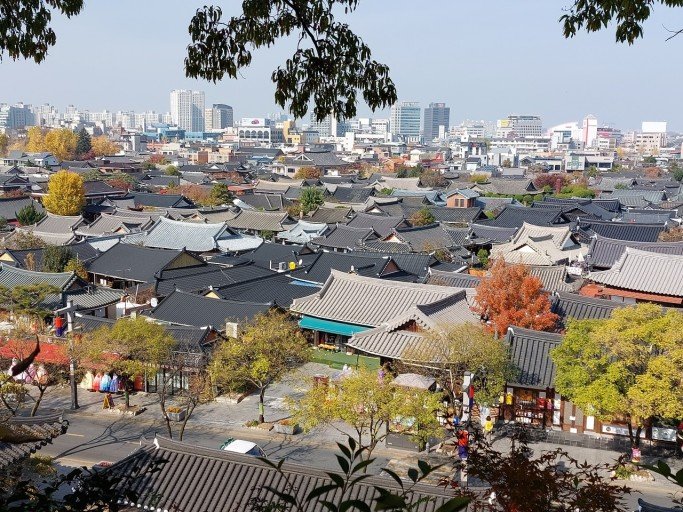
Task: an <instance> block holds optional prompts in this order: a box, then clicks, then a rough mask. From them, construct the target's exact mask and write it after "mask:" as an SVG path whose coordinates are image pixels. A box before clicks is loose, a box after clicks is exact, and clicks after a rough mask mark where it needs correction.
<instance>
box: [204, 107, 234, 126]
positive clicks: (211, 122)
mask: <svg viewBox="0 0 683 512" xmlns="http://www.w3.org/2000/svg"><path fill="white" fill-rule="evenodd" d="M233 123H234V120H233V110H232V107H231V106H230V105H225V104H223V103H214V104H213V106H212V107H211V108H207V109H206V110H205V114H204V129H205V130H206V131H207V132H210V131H212V130H214V131H217V130H225V129H226V128H231V127H232V126H233Z"/></svg>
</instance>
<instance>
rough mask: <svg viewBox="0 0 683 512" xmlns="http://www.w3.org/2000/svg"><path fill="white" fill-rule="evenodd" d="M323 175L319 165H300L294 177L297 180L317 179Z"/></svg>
mask: <svg viewBox="0 0 683 512" xmlns="http://www.w3.org/2000/svg"><path fill="white" fill-rule="evenodd" d="M322 175H323V173H322V171H321V170H320V169H318V168H317V167H300V168H299V169H297V171H296V173H295V174H294V178H295V179H297V180H316V179H318V178H320V177H321V176H322Z"/></svg>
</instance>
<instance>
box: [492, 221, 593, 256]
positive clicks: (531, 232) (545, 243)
mask: <svg viewBox="0 0 683 512" xmlns="http://www.w3.org/2000/svg"><path fill="white" fill-rule="evenodd" d="M571 234H572V233H571V230H570V229H569V226H552V227H551V226H545V227H542V226H534V225H532V224H528V223H526V222H525V223H524V224H523V225H522V227H521V228H520V229H519V231H517V233H516V234H515V236H514V237H513V238H512V240H511V241H510V242H508V243H505V244H500V245H494V246H493V247H492V248H491V257H492V258H503V259H505V261H507V262H508V263H522V264H525V265H555V264H557V263H561V262H569V261H572V260H575V259H577V258H578V257H579V254H581V253H582V252H585V249H583V248H581V246H579V245H578V244H577V243H576V242H574V240H573V239H572V238H571Z"/></svg>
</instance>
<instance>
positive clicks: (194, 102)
mask: <svg viewBox="0 0 683 512" xmlns="http://www.w3.org/2000/svg"><path fill="white" fill-rule="evenodd" d="M171 119H172V121H173V124H175V125H177V126H178V128H180V129H181V130H186V131H188V132H203V131H204V92H203V91H190V90H186V89H174V90H173V91H171Z"/></svg>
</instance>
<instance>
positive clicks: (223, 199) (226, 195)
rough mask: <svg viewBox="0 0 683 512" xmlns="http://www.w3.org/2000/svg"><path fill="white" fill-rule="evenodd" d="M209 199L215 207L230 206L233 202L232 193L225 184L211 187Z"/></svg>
mask: <svg viewBox="0 0 683 512" xmlns="http://www.w3.org/2000/svg"><path fill="white" fill-rule="evenodd" d="M209 198H210V200H211V202H212V203H214V204H215V205H221V204H230V203H231V202H232V192H230V188H229V187H228V186H227V185H226V184H225V183H216V184H215V185H214V186H213V187H211V193H210V195H209Z"/></svg>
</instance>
